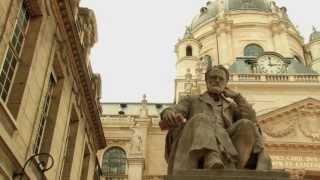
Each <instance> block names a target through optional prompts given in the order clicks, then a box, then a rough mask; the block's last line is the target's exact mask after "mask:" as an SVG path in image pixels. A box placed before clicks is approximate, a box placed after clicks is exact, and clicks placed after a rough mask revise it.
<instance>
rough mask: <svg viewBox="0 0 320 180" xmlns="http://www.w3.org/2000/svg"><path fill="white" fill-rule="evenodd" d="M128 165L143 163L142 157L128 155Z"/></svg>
mask: <svg viewBox="0 0 320 180" xmlns="http://www.w3.org/2000/svg"><path fill="white" fill-rule="evenodd" d="M127 160H128V164H129V165H143V164H144V158H142V157H129V158H128V159H127Z"/></svg>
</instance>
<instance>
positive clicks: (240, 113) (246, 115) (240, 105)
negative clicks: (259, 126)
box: [232, 93, 256, 122]
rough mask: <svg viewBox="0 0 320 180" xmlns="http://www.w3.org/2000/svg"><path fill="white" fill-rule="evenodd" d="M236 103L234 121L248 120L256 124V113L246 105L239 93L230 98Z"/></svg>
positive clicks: (250, 106) (246, 102)
mask: <svg viewBox="0 0 320 180" xmlns="http://www.w3.org/2000/svg"><path fill="white" fill-rule="evenodd" d="M232 99H233V101H234V102H235V103H236V107H235V115H234V116H235V117H236V119H249V120H251V121H254V122H256V112H255V110H254V109H253V107H252V105H250V104H249V103H248V101H247V100H246V98H244V97H243V96H242V95H241V94H240V93H239V94H238V95H237V96H235V97H233V98H232Z"/></svg>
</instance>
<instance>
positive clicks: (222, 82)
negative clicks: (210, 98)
mask: <svg viewBox="0 0 320 180" xmlns="http://www.w3.org/2000/svg"><path fill="white" fill-rule="evenodd" d="M205 81H206V84H207V89H208V92H209V93H212V94H220V93H222V92H223V90H224V88H225V87H226V86H227V83H228V81H229V71H228V70H227V69H226V68H225V67H223V66H222V65H216V66H213V67H210V68H208V70H207V72H206V74H205Z"/></svg>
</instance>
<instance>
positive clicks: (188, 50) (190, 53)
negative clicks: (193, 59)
mask: <svg viewBox="0 0 320 180" xmlns="http://www.w3.org/2000/svg"><path fill="white" fill-rule="evenodd" d="M186 55H187V56H192V47H191V46H187V48H186Z"/></svg>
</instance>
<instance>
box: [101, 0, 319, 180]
mask: <svg viewBox="0 0 320 180" xmlns="http://www.w3.org/2000/svg"><path fill="white" fill-rule="evenodd" d="M319 34H320V33H319V32H318V31H317V30H316V29H314V32H313V33H312V35H311V36H310V41H309V42H308V43H306V44H305V43H304V40H303V38H302V37H301V36H300V34H299V32H298V31H297V29H296V27H295V26H294V25H293V24H292V22H291V21H290V19H289V18H288V15H287V13H286V8H285V7H278V6H277V5H276V4H275V3H274V2H272V1H268V0H254V1H252V0H246V1H240V0H217V1H212V2H211V1H210V2H208V3H207V4H206V6H204V7H202V8H201V9H200V14H199V15H197V16H196V17H195V18H194V20H193V21H192V23H191V25H190V26H189V27H187V29H186V33H185V35H184V37H183V38H182V39H180V40H179V41H178V42H177V44H176V46H175V51H176V54H177V62H176V78H175V98H174V102H178V101H179V99H180V98H181V97H182V96H185V95H190V94H199V93H201V92H204V91H205V89H206V86H205V82H204V72H205V70H206V67H207V66H208V64H213V65H214V64H222V65H224V66H226V67H227V68H229V71H230V72H231V74H230V81H229V87H230V88H231V89H234V90H235V91H239V92H241V93H242V94H243V95H244V97H246V98H247V99H248V101H249V102H250V103H251V104H252V105H253V106H254V108H255V110H256V112H257V116H258V117H257V118H258V123H259V125H260V127H261V129H262V133H263V136H264V138H265V147H266V150H267V151H268V152H269V153H270V155H271V158H272V160H273V168H274V169H285V170H287V171H289V172H290V174H291V176H292V177H293V178H295V179H304V178H306V179H319V178H320V164H319V158H320V154H319V148H320V138H319V137H320V119H319V114H318V113H319V112H318V111H319V102H320V92H319V89H320V76H319V72H320V69H319V62H318V61H319V53H320V46H319V42H320V35H319ZM268 61H269V63H268ZM265 62H267V64H266V63H265ZM275 62H276V63H275ZM277 66H278V67H277ZM169 105H170V104H156V103H146V102H145V100H143V101H142V102H141V103H140V104H139V103H138V104H137V103H125V102H122V103H118V104H116V103H105V104H102V107H103V116H102V118H101V119H102V124H103V127H104V130H105V131H106V133H105V134H106V139H107V142H108V145H109V147H108V148H106V149H104V150H102V151H100V152H99V155H98V157H99V162H100V163H101V165H102V169H104V168H105V167H109V166H108V165H107V163H105V162H108V161H107V156H104V155H105V154H106V153H107V152H108V150H109V148H120V149H122V150H123V151H124V152H125V154H126V158H127V162H126V171H125V173H124V174H123V175H122V176H121V177H122V178H123V179H129V180H138V179H139V180H140V179H163V175H165V174H166V168H167V165H166V162H165V159H164V149H165V148H164V146H165V135H166V132H165V131H161V130H160V128H159V126H158V122H159V112H161V110H162V109H164V108H165V107H167V106H169ZM146 113H147V114H148V115H147V116H146ZM136 134H138V135H139V136H140V137H141V141H136V140H133V138H134V136H135V135H136ZM132 143H135V144H136V145H133V146H132ZM135 146H139V147H140V148H139V149H140V151H139V152H140V153H133V152H132V151H133V149H132V148H130V147H135ZM136 160H138V161H139V163H133V162H137V161H136ZM131 168H134V174H131V173H132V172H133V170H132V169H131ZM106 172H108V171H106ZM105 175H106V176H108V175H109V174H108V173H106V174H105ZM109 176H110V175H109Z"/></svg>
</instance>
